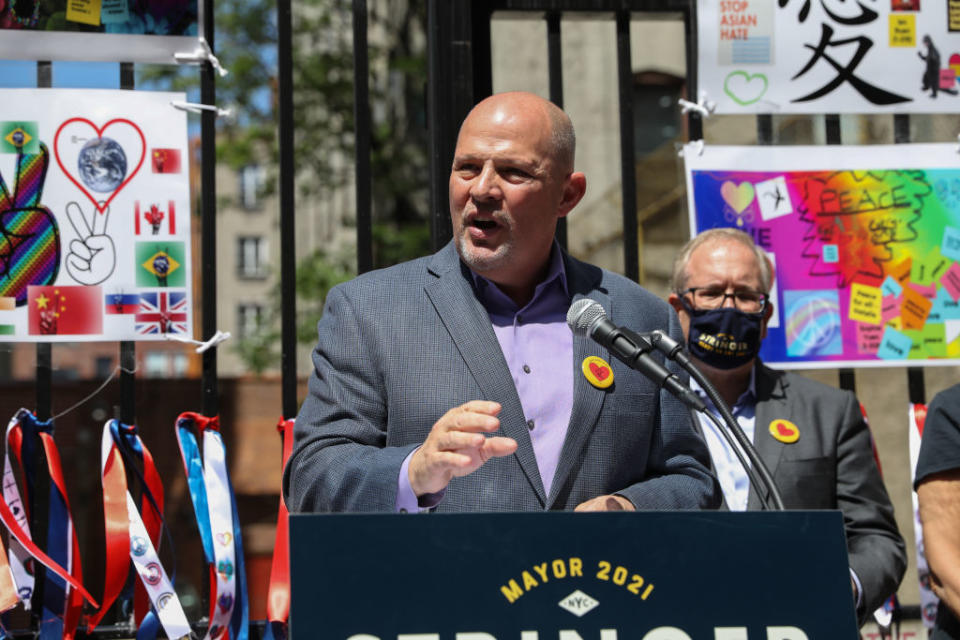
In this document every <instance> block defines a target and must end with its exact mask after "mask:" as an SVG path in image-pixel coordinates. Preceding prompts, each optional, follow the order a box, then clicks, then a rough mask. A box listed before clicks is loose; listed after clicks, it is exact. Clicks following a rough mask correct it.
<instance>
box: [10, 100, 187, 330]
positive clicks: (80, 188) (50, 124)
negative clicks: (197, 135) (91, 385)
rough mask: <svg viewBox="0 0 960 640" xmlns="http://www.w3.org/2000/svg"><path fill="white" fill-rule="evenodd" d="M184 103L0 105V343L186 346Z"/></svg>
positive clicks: (14, 102) (22, 102) (42, 102)
mask: <svg viewBox="0 0 960 640" xmlns="http://www.w3.org/2000/svg"><path fill="white" fill-rule="evenodd" d="M184 97H185V96H184V95H183V94H179V93H164V92H143V91H107V90H60V89H8V90H2V91H0V104H3V111H2V115H0V117H2V120H0V340H2V341H28V342H68V341H95V340H109V341H117V340H163V339H165V337H166V334H176V335H181V336H184V337H188V338H189V337H192V290H191V289H192V287H191V284H192V277H191V247H190V218H191V216H190V186H189V164H190V163H189V147H188V144H187V118H186V114H185V113H184V112H183V111H181V110H179V109H176V108H175V107H173V106H172V105H171V101H174V100H181V101H182V100H184Z"/></svg>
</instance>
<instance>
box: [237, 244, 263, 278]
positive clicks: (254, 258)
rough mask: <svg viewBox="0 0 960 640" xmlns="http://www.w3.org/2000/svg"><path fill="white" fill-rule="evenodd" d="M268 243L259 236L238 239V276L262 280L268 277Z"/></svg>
mask: <svg viewBox="0 0 960 640" xmlns="http://www.w3.org/2000/svg"><path fill="white" fill-rule="evenodd" d="M266 262H267V242H266V240H264V239H263V238H261V237H259V236H244V237H240V238H237V275H238V276H240V277H241V278H262V277H264V276H266V275H267V269H266Z"/></svg>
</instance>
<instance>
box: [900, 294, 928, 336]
mask: <svg viewBox="0 0 960 640" xmlns="http://www.w3.org/2000/svg"><path fill="white" fill-rule="evenodd" d="M932 306H933V302H932V301H931V300H929V299H927V298H925V297H924V296H923V294H921V293H919V292H917V291H915V290H914V289H913V287H904V289H903V300H902V302H901V303H900V317H901V318H903V328H904V329H921V328H923V325H924V324H925V323H926V322H927V315H928V314H929V313H930V307H932Z"/></svg>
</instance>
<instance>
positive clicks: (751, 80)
mask: <svg viewBox="0 0 960 640" xmlns="http://www.w3.org/2000/svg"><path fill="white" fill-rule="evenodd" d="M740 77H742V78H743V80H742V81H738V80H737V78H740ZM731 79H733V84H734V85H736V86H735V87H733V88H731V86H730V85H731ZM757 81H759V83H760V84H762V85H763V88H762V89H760V90H759V91H757V89H756V87H757ZM767 86H768V85H767V76H765V75H763V74H762V73H754V74H750V73H747V72H746V71H731V72H730V73H729V74H727V77H726V78H724V80H723V92H724V93H726V94H727V95H728V96H730V97H731V98H733V100H734V102H736V103H737V104H739V105H740V106H742V107H745V106H747V105H748V104H753V103H754V102H756V101H758V100H759V99H760V98H762V97H763V96H764V94H765V93H766V92H767ZM737 91H739V92H740V95H737V93H735V92H737ZM752 94H755V96H754V97H750V96H751V95H752ZM741 96H744V97H741Z"/></svg>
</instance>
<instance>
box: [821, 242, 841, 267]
mask: <svg viewBox="0 0 960 640" xmlns="http://www.w3.org/2000/svg"><path fill="white" fill-rule="evenodd" d="M823 261H824V262H826V263H827V264H833V263H835V262H840V250H839V249H838V248H837V245H835V244H825V245H823Z"/></svg>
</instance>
